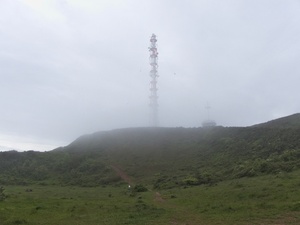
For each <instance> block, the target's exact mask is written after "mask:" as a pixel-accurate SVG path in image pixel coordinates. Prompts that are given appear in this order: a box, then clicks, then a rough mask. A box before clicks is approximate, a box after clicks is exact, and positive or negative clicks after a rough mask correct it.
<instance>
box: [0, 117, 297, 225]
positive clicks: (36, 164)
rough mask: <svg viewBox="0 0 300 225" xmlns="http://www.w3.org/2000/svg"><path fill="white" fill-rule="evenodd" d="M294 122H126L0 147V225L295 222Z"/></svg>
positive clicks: (295, 158)
mask: <svg viewBox="0 0 300 225" xmlns="http://www.w3.org/2000/svg"><path fill="white" fill-rule="evenodd" d="M299 120H300V117H299V114H296V115H292V116H290V117H286V118H281V119H278V120H275V121H270V122H267V123H264V124H259V125H255V126H252V127H211V128H128V129H119V130H113V131H107V132H97V133H94V134H91V135H84V136H82V137H80V138H78V139H77V140H75V141H74V142H72V143H71V144H70V145H68V146H66V147H61V148H58V149H56V150H53V151H50V152H35V151H27V152H16V151H9V152H1V153H0V187H1V186H4V188H0V224H5V225H12V224H45V225H46V224H74V223H76V224H150V225H152V224H156V225H157V224H191V225H192V224H195V225H196V224H197V225H199V224H205V225H216V224H223V225H227V224H228V225H229V224H231V225H232V224H239V225H240V224H242V225H249V224H265V225H271V224H293V225H296V224H299V223H300V204H299V202H300V198H299V196H300V193H299V190H300V189H299V187H300V183H299V174H300V126H298V125H297V124H298V123H299ZM128 183H129V184H130V185H131V188H128ZM16 203H17V204H16Z"/></svg>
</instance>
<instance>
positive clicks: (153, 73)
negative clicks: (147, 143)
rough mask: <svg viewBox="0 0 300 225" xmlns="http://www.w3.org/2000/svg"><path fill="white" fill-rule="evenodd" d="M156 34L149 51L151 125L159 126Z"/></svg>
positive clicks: (152, 38)
mask: <svg viewBox="0 0 300 225" xmlns="http://www.w3.org/2000/svg"><path fill="white" fill-rule="evenodd" d="M156 42H157V39H156V35H155V34H152V36H151V38H150V47H149V52H150V59H149V60H150V66H151V70H150V77H151V81H150V110H151V111H150V125H151V126H153V127H157V126H158V103H157V99H158V96H157V78H158V74H157V67H158V65H157V55H158V52H157V48H156Z"/></svg>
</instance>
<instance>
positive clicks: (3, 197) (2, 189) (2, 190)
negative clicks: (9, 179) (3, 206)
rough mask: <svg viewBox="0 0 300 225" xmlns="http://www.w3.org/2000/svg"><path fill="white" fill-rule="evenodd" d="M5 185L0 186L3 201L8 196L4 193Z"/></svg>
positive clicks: (0, 199)
mask: <svg viewBox="0 0 300 225" xmlns="http://www.w3.org/2000/svg"><path fill="white" fill-rule="evenodd" d="M4 190H5V189H4V187H0V201H3V200H4V199H5V198H6V195H5V194H4Z"/></svg>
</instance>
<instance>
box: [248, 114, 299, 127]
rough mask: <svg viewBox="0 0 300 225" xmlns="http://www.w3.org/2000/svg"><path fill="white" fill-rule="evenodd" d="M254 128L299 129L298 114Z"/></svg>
mask: <svg viewBox="0 0 300 225" xmlns="http://www.w3.org/2000/svg"><path fill="white" fill-rule="evenodd" d="M254 127H265V128H299V127H300V113H296V114H293V115H290V116H286V117H282V118H279V119H275V120H271V121H268V122H266V123H261V124H257V125H254Z"/></svg>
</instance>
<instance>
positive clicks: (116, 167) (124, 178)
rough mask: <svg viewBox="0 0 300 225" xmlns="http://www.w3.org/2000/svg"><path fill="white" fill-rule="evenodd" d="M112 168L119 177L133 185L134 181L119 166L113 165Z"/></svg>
mask: <svg viewBox="0 0 300 225" xmlns="http://www.w3.org/2000/svg"><path fill="white" fill-rule="evenodd" d="M111 167H112V168H113V170H114V171H115V172H116V173H117V174H118V176H119V177H121V178H122V180H124V181H125V182H126V183H128V184H130V185H132V179H131V178H130V177H129V176H128V174H126V173H125V172H124V171H123V170H122V169H121V168H120V167H119V166H116V165H111Z"/></svg>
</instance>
